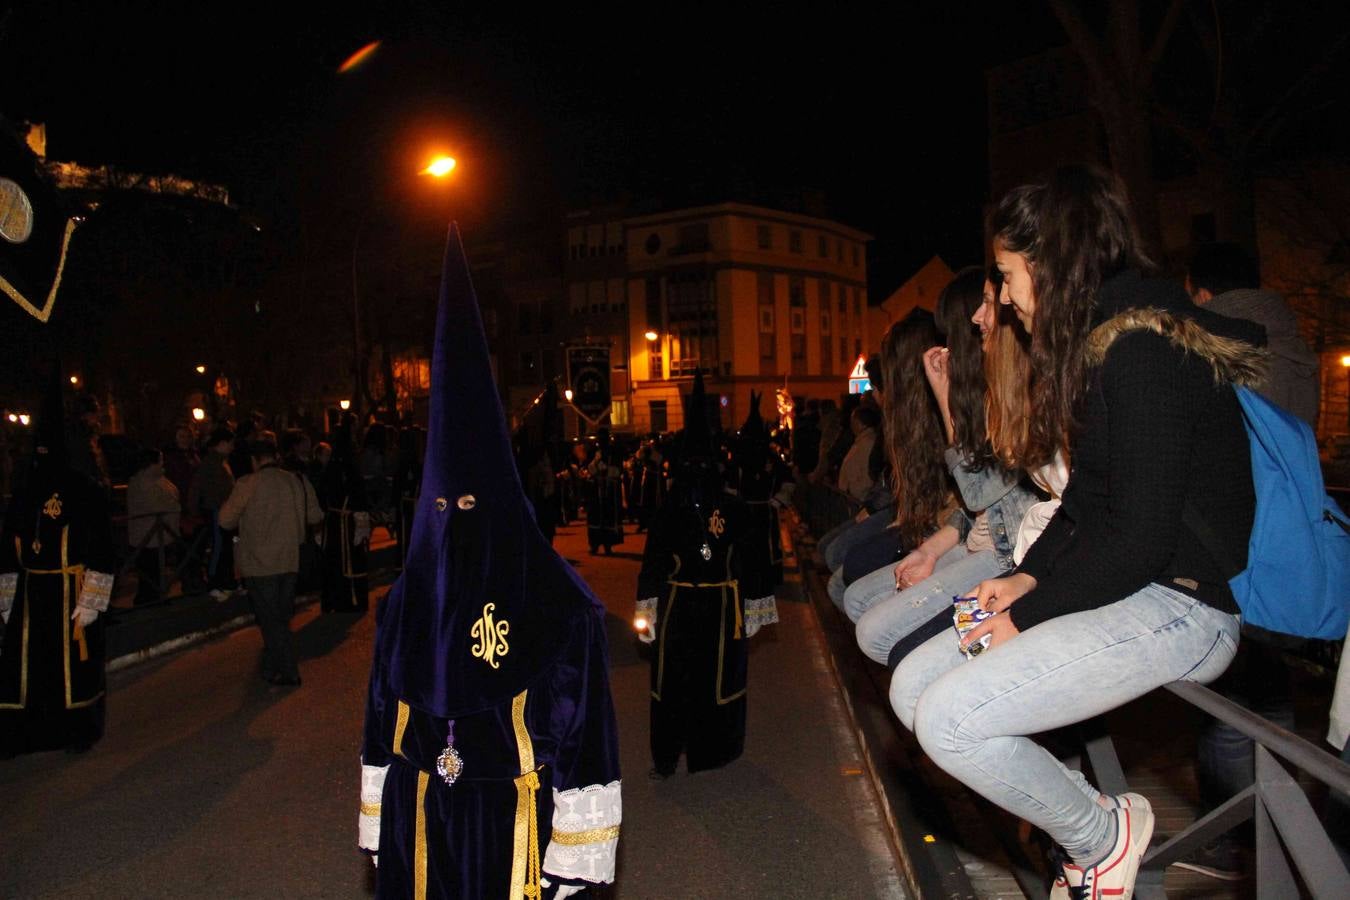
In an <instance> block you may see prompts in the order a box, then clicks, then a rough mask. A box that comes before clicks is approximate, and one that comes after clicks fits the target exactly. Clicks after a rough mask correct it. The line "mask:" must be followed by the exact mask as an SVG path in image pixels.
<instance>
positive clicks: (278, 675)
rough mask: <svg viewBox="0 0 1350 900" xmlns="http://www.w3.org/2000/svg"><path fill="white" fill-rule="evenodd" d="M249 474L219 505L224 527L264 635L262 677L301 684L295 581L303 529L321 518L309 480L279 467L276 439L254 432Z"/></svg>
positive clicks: (266, 433)
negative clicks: (230, 532)
mask: <svg viewBox="0 0 1350 900" xmlns="http://www.w3.org/2000/svg"><path fill="white" fill-rule="evenodd" d="M249 456H250V457H251V462H252V464H253V474H251V475H245V476H244V477H243V478H240V479H239V481H238V482H237V483H236V484H235V486H234V490H233V491H231V492H230V496H229V498H228V499H227V500H226V501H225V505H224V506H222V507H221V508H220V525H221V527H222V528H235V527H238V528H239V571H240V574H242V575H243V576H244V584H245V585H246V586H247V587H248V594H249V599H250V600H251V601H252V603H253V614H254V615H255V616H256V617H257V620H258V628H259V630H261V631H262V636H263V658H262V676H263V679H264V680H265V681H268V682H271V683H272V684H277V685H295V686H298V685H299V684H300V668H299V665H298V664H297V662H296V658H295V648H294V646H293V645H292V643H291V629H290V621H291V614H292V613H293V612H294V610H295V581H296V576H297V575H298V574H299V572H300V542H301V541H302V540H304V538H305V530H306V529H307V528H308V527H309V526H311V525H317V524H319V523H320V522H321V521H323V510H321V509H320V508H319V498H318V497H317V496H315V494H314V488H312V487H310V485H309V480H308V479H306V478H303V477H300V476H297V475H295V474H294V473H291V472H287V471H286V470H285V469H283V468H281V466H280V461H281V460H280V458H279V457H278V455H277V443H276V437H275V436H274V435H272V433H271V432H268V431H264V432H258V433H257V438H256V439H255V440H254V441H253V443H252V444H251V445H250V446H249Z"/></svg>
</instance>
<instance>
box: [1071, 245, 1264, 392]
mask: <svg viewBox="0 0 1350 900" xmlns="http://www.w3.org/2000/svg"><path fill="white" fill-rule="evenodd" d="M1096 320H1097V323H1098V324H1097V326H1096V327H1095V328H1093V330H1092V333H1091V334H1090V335H1088V346H1087V361H1088V364H1089V365H1094V366H1095V365H1100V364H1101V362H1102V360H1104V359H1105V358H1106V351H1107V350H1108V349H1109V348H1110V347H1111V345H1112V344H1113V343H1115V341H1116V339H1117V338H1119V337H1120V336H1121V335H1123V334H1127V333H1129V332H1131V331H1140V330H1146V331H1152V332H1153V333H1154V334H1158V335H1161V336H1163V337H1165V338H1167V339H1168V340H1169V341H1171V342H1172V345H1173V346H1175V347H1177V348H1178V349H1180V350H1182V351H1183V352H1185V353H1194V354H1196V355H1197V356H1199V357H1200V358H1201V359H1203V360H1205V361H1206V362H1208V363H1209V365H1210V367H1211V368H1212V369H1213V370H1214V380H1215V381H1216V382H1223V381H1228V382H1232V383H1234V384H1240V385H1244V386H1246V387H1257V386H1259V385H1260V384H1262V382H1264V381H1265V378H1266V374H1267V370H1268V368H1269V359H1270V354H1269V353H1268V352H1267V351H1266V350H1265V345H1266V331H1265V329H1264V328H1263V327H1261V326H1260V325H1258V324H1256V323H1255V322H1249V321H1247V320H1245V319H1234V318H1229V317H1228V316H1221V315H1219V314H1217V313H1213V312H1210V311H1209V310H1207V309H1205V308H1203V307H1200V306H1196V305H1195V304H1194V303H1192V302H1191V298H1190V297H1188V296H1186V292H1185V291H1184V290H1182V288H1181V285H1179V284H1177V283H1176V282H1175V281H1171V280H1168V279H1162V278H1146V277H1144V276H1143V275H1142V274H1140V273H1139V272H1138V271H1137V270H1133V269H1130V270H1126V271H1124V272H1120V273H1119V274H1117V275H1115V276H1113V277H1111V278H1109V279H1107V281H1106V282H1105V283H1104V284H1103V285H1102V286H1101V290H1100V291H1098V293H1097V309H1096Z"/></svg>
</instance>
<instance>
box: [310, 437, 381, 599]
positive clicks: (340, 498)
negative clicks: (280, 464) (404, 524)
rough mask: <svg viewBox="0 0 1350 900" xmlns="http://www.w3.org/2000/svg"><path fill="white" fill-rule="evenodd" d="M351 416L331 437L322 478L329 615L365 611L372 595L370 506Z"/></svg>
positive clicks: (324, 576) (324, 553)
mask: <svg viewBox="0 0 1350 900" xmlns="http://www.w3.org/2000/svg"><path fill="white" fill-rule="evenodd" d="M355 424H356V423H355V417H353V416H352V415H350V414H348V415H347V416H346V417H344V421H343V422H342V424H341V425H340V426H338V430H337V433H336V434H334V436H333V458H332V459H330V460H329V461H328V465H327V466H326V467H325V468H324V470H323V476H322V477H321V478H320V479H319V491H318V493H319V502H320V503H322V504H323V508H324V510H325V513H324V524H323V598H322V601H321V605H322V607H323V610H324V611H325V612H330V611H331V612H365V611H366V608H367V605H368V602H369V597H370V565H369V562H370V504H369V503H367V502H366V488H365V482H364V481H363V480H362V478H361V471H360V469H359V468H358V467H357V462H356V443H355V441H354V440H353V439H352V429H353V428H354V426H355Z"/></svg>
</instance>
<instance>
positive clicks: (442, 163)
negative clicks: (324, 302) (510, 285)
mask: <svg viewBox="0 0 1350 900" xmlns="http://www.w3.org/2000/svg"><path fill="white" fill-rule="evenodd" d="M378 43H379V42H378V41H377V42H376V43H375V44H372V45H369V46H368V47H363V48H362V49H361V50H360V51H358V53H357V55H358V56H359V55H361V54H362V53H366V51H367V50H369V51H370V52H371V53H373V52H374V50H375V49H376V48H377V47H378ZM366 55H369V54H368V53H367V54H366ZM353 58H355V57H353ZM362 58H363V59H364V57H362ZM358 62H359V60H358ZM343 71H346V70H345V69H344V70H343ZM458 165H459V163H458V162H457V161H456V160H455V158H454V157H453V156H446V155H444V154H441V155H439V156H435V157H433V158H432V159H431V161H430V162H428V163H427V166H426V168H424V169H421V170H419V171H418V173H417V174H418V175H426V176H429V177H431V178H435V179H437V180H440V179H444V178H445V177H446V176H448V175H449V174H450V173H451V172H453V171H454V170H455V168H456V167H457V166H458ZM360 246H361V226H360V224H358V225H357V229H356V232H355V233H354V234H353V235H352V399H351V403H354V404H355V405H356V419H357V422H358V425H364V423H363V422H362V421H361V418H362V415H361V413H362V408H363V407H364V401H365V397H366V392H365V389H364V381H365V379H364V378H363V377H362V376H363V374H364V373H363V370H364V368H365V365H364V361H363V359H362V357H361V288H360V279H359V278H358V274H357V253H358V251H359V249H360ZM343 402H344V403H347V405H344V406H343V407H342V408H343V409H344V410H345V409H347V408H348V406H349V405H351V404H350V403H348V402H347V401H343Z"/></svg>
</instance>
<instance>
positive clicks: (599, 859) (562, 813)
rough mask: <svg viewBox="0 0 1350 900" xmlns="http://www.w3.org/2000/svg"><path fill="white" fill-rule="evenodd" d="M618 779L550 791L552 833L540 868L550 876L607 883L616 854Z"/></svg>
mask: <svg viewBox="0 0 1350 900" xmlns="http://www.w3.org/2000/svg"><path fill="white" fill-rule="evenodd" d="M622 819H623V801H622V798H621V795H620V792H619V782H617V781H614V782H611V783H610V784H606V785H599V784H593V785H590V786H588V787H584V788H573V789H572V790H568V791H559V790H556V789H555V790H554V791H553V837H552V838H551V839H550V840H549V842H548V849H547V850H545V851H544V865H543V870H544V872H545V873H547V874H548V875H549V876H550V877H552V878H557V879H560V880H566V881H588V882H591V883H593V884H594V883H604V884H609V883H610V882H612V881H614V863H615V860H616V859H617V858H618V848H619V823H620V822H621V821H622Z"/></svg>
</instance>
